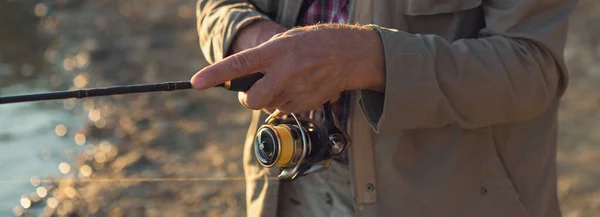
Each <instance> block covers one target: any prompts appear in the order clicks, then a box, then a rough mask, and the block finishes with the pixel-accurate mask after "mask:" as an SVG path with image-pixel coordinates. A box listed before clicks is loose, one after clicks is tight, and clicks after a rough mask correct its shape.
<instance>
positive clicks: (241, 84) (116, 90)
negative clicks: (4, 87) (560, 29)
mask: <svg viewBox="0 0 600 217" xmlns="http://www.w3.org/2000/svg"><path fill="white" fill-rule="evenodd" d="M263 76H264V74H263V73H260V72H258V73H254V74H250V75H246V76H243V77H240V78H237V79H234V80H231V81H227V82H225V83H221V84H219V85H217V86H215V87H223V88H225V89H227V90H231V91H244V92H245V91H247V90H248V89H250V87H252V84H254V82H256V81H257V80H258V79H260V78H262V77H263ZM191 88H192V84H191V83H190V82H189V81H174V82H164V83H152V84H136V85H122V86H112V87H102V88H90V89H79V90H71V91H55V92H44V93H35V94H25V95H16V96H4V97H0V104H9V103H20V102H32V101H46V100H57V99H69V98H86V97H96V96H110V95H120V94H132V93H148V92H157V91H173V90H187V89H191Z"/></svg>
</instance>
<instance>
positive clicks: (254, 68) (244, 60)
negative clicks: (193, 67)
mask: <svg viewBox="0 0 600 217" xmlns="http://www.w3.org/2000/svg"><path fill="white" fill-rule="evenodd" d="M264 45H265V44H263V45H261V46H258V47H255V48H251V49H248V50H245V51H242V52H239V53H236V54H234V55H231V56H229V57H227V58H225V59H223V60H221V61H219V62H217V63H215V64H212V65H210V66H207V67H205V68H203V69H201V70H200V71H199V72H197V73H196V74H195V75H194V76H193V77H192V79H191V81H190V82H191V83H192V87H193V88H194V89H196V90H204V89H207V88H210V87H214V86H216V85H218V84H221V83H224V82H226V81H230V80H233V79H235V78H238V77H241V76H244V75H249V74H253V73H256V72H260V71H264V69H265V68H266V67H267V66H268V65H269V64H270V59H272V58H271V57H272V56H273V53H274V52H270V51H269V50H271V48H270V47H269V46H264Z"/></svg>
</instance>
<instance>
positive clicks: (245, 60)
mask: <svg viewBox="0 0 600 217" xmlns="http://www.w3.org/2000/svg"><path fill="white" fill-rule="evenodd" d="M230 63H231V64H229V67H230V68H229V70H231V72H234V73H237V74H243V73H246V72H248V69H249V68H250V60H249V57H248V55H247V54H245V53H238V54H235V55H234V56H233V58H231V61H230Z"/></svg>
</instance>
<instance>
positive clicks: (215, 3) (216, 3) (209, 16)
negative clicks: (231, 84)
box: [196, 0, 269, 64]
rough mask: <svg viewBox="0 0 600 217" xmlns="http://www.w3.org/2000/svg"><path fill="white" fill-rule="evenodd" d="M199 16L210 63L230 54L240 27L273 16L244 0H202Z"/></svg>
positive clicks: (201, 42)
mask: <svg viewBox="0 0 600 217" xmlns="http://www.w3.org/2000/svg"><path fill="white" fill-rule="evenodd" d="M196 17H197V28H198V37H199V40H200V48H201V49H202V53H203V55H204V58H206V61H207V62H208V63H210V64H213V63H215V62H217V61H219V60H221V59H223V58H225V57H226V56H227V51H228V50H229V47H230V46H231V44H232V42H233V39H234V37H235V34H236V33H237V31H238V30H240V29H241V28H243V27H244V26H246V25H248V24H250V23H252V22H253V21H256V20H260V19H269V17H267V16H266V15H264V14H262V13H260V12H259V11H258V10H257V9H256V8H255V7H254V5H252V4H251V3H249V2H248V1H244V0H199V1H198V3H197V6H196Z"/></svg>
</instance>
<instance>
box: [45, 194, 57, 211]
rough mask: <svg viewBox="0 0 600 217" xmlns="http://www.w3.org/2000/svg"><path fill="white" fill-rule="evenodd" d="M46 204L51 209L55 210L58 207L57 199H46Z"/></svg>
mask: <svg viewBox="0 0 600 217" xmlns="http://www.w3.org/2000/svg"><path fill="white" fill-rule="evenodd" d="M46 204H47V205H48V207H50V208H51V209H56V207H57V206H58V199H56V198H54V197H51V198H48V200H46Z"/></svg>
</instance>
